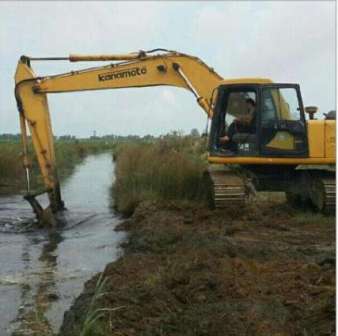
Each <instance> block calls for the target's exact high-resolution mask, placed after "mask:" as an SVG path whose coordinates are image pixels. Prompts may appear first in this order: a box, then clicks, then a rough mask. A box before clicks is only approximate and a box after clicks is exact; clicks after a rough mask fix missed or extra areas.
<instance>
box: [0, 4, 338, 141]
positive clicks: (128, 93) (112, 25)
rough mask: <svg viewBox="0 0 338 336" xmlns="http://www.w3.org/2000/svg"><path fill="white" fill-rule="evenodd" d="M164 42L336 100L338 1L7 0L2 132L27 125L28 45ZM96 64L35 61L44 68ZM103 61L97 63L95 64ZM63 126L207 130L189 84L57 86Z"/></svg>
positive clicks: (0, 85) (77, 130)
mask: <svg viewBox="0 0 338 336" xmlns="http://www.w3.org/2000/svg"><path fill="white" fill-rule="evenodd" d="M157 47H162V48H167V49H172V50H178V51H181V52H184V53H188V54H191V55H194V56H198V57H199V58H201V59H202V60H204V61H205V62H206V63H207V64H208V65H209V66H211V67H213V68H215V70H216V71H217V72H218V73H219V74H220V75H221V76H223V77H224V78H233V77H248V76H259V77H270V78H272V79H273V81H275V82H294V83H299V84H300V85H301V90H302V94H303V99H304V104H305V105H316V106H318V107H319V108H320V111H321V112H327V111H329V110H332V109H335V106H336V97H335V94H336V89H335V73H336V68H335V66H336V65H335V50H336V47H335V3H334V2H333V1H332V2H325V1H318V2H316V1H309V2H306V1H300V2H295V1H284V2H276V1H262V2H259V1H252V2H246V1H239V2H211V1H205V2H202V1H200V2H193V1H189V2H164V1H163V2H155V1H151V2H141V1H137V2H131V1H129V2H107V1H106V2H98V1H95V2H49V1H48V2H47V1H46V2H28V1H27V2H26V1H25V2H23V1H22V2H14V1H13V2H0V74H1V75H0V133H9V132H10V133H17V132H19V118H18V112H17V110H16V105H15V99H14V94H13V90H14V80H13V77H14V72H15V68H16V64H17V60H18V58H19V57H20V55H23V54H26V55H29V56H67V55H69V54H70V53H86V54H90V53H92V54H99V53H109V54H111V53H127V52H132V51H138V50H140V49H143V50H149V49H153V48H157ZM87 65H88V64H81V65H78V64H69V63H66V62H64V63H63V62H62V63H52V64H51V63H48V64H45V63H44V64H42V63H34V64H33V66H34V69H35V72H36V73H37V74H38V75H48V74H55V73H60V72H65V71H69V70H73V69H77V68H81V67H85V66H87ZM92 65H93V64H90V66H92ZM48 98H49V103H50V111H51V117H52V123H53V129H54V134H55V135H63V134H74V135H76V136H90V135H92V134H93V131H94V130H96V132H97V135H104V134H121V135H127V134H139V135H144V134H155V135H158V134H164V133H167V132H169V131H171V130H178V129H180V130H183V131H184V132H189V131H190V130H191V129H192V128H198V129H199V130H202V129H203V128H204V125H205V122H206V117H205V114H204V112H203V110H202V109H201V108H200V107H199V106H198V105H197V104H196V102H195V99H194V97H193V95H192V94H191V93H189V92H188V91H185V90H182V89H178V88H171V87H155V88H142V89H122V90H103V91H90V92H81V93H66V94H53V95H52V94H51V95H49V96H48Z"/></svg>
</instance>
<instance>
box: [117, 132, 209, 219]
mask: <svg viewBox="0 0 338 336" xmlns="http://www.w3.org/2000/svg"><path fill="white" fill-rule="evenodd" d="M204 148H205V147H204V145H203V143H202V141H201V140H200V139H197V138H193V137H189V136H187V137H180V136H176V135H169V136H166V137H163V138H162V139H160V140H158V141H157V142H154V143H150V144H149V143H148V144H146V143H129V144H123V145H121V146H120V147H119V148H118V150H117V153H116V157H117V159H116V168H115V169H116V170H115V173H116V180H115V184H114V187H113V196H114V200H115V207H116V208H117V210H118V211H120V212H122V213H124V214H131V213H132V212H133V211H134V209H135V208H136V206H137V205H138V204H139V203H140V202H141V201H144V200H160V201H170V200H197V201H198V200H201V199H202V198H203V185H202V183H203V180H202V176H203V171H204V170H205V168H206V160H205V155H204Z"/></svg>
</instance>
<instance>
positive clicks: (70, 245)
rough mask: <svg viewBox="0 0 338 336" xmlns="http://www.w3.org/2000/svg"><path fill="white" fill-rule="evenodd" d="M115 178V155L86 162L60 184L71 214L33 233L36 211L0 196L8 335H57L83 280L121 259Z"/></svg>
mask: <svg viewBox="0 0 338 336" xmlns="http://www.w3.org/2000/svg"><path fill="white" fill-rule="evenodd" d="M112 179H113V164H112V159H111V154H102V155H97V156H91V157H89V158H87V159H86V161H85V162H84V163H83V164H82V165H81V166H79V167H78V169H77V170H76V171H75V173H74V174H73V176H71V177H70V178H69V179H68V180H67V181H66V182H65V183H64V184H63V186H62V191H63V198H64V200H65V203H66V206H67V208H68V211H65V212H63V213H62V214H60V216H59V221H60V224H61V225H59V226H58V228H57V229H50V230H34V231H31V223H32V213H31V210H30V209H29V207H28V206H27V205H26V204H25V202H23V201H22V198H21V197H20V198H19V197H18V196H14V197H12V198H8V197H7V198H0V209H4V210H3V211H1V212H0V228H2V229H3V230H2V232H0V265H1V267H0V316H1V322H0V326H1V328H0V330H5V331H4V335H11V334H12V335H52V333H53V332H57V330H58V328H59V326H60V324H61V322H62V318H63V314H64V312H65V310H66V309H68V308H69V306H70V304H71V302H72V300H73V299H74V298H75V297H76V296H78V295H79V294H80V292H81V291H82V288H83V284H84V282H85V281H86V280H88V279H89V278H90V277H91V276H92V275H93V274H95V273H96V272H99V271H102V270H103V268H104V266H105V264H106V263H107V262H110V261H112V260H113V259H115V258H117V257H118V255H119V248H118V246H119V242H120V240H121V239H122V238H123V233H121V232H115V231H114V226H115V225H116V224H117V223H118V222H119V218H118V217H117V216H116V215H115V214H114V213H112V212H111V202H110V199H111V197H110V187H111V184H112ZM29 211H30V213H29ZM6 224H7V229H5V225H6ZM9 232H12V233H9ZM13 232H16V233H15V234H14V233H13ZM19 232H20V233H19ZM0 334H1V335H3V334H2V333H0Z"/></svg>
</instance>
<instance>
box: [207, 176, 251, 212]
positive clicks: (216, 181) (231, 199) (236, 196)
mask: <svg viewBox="0 0 338 336" xmlns="http://www.w3.org/2000/svg"><path fill="white" fill-rule="evenodd" d="M206 177H207V178H208V181H209V182H208V183H209V202H210V206H211V207H212V208H216V209H223V208H227V207H233V206H235V207H238V206H243V205H244V204H245V200H246V198H247V192H246V188H245V183H244V180H243V178H241V177H240V176H238V174H236V173H235V172H232V171H222V170H209V171H207V172H206Z"/></svg>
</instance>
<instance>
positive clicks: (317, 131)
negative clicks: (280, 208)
mask: <svg viewBox="0 0 338 336" xmlns="http://www.w3.org/2000/svg"><path fill="white" fill-rule="evenodd" d="M158 50H159V49H158ZM158 50H156V51H158ZM160 51H163V50H160ZM153 52H154V50H153V51H149V52H139V53H131V54H126V55H96V56H95V55H94V56H92V55H91V56H81V55H71V56H70V57H66V58H59V59H58V60H67V61H70V62H78V61H120V62H119V63H111V64H109V65H104V66H98V67H93V68H88V69H83V70H77V71H71V72H68V73H64V74H59V75H53V76H43V77H40V76H37V75H35V74H34V72H33V70H32V68H31V66H30V63H31V61H34V60H54V59H55V58H43V59H41V58H38V59H34V58H29V57H26V56H22V57H21V59H20V60H19V63H18V66H17V70H16V74H15V84H16V85H15V96H16V100H17V104H18V110H19V113H20V127H21V134H22V142H23V146H24V166H25V168H26V170H27V171H29V166H30V164H29V161H30V160H29V158H28V150H27V146H28V140H27V139H28V130H29V133H30V134H31V136H32V141H33V145H34V149H35V153H36V156H37V159H38V163H39V167H40V171H41V174H42V176H43V181H44V184H45V190H44V191H45V192H48V195H49V198H50V203H51V205H52V209H53V210H54V211H57V210H58V209H59V208H61V206H60V204H61V203H62V201H61V195H60V190H59V181H58V177H57V167H56V162H55V153H54V143H53V132H52V125H51V120H50V114H49V109H48V103H47V94H49V93H62V92H72V91H85V90H102V89H118V88H131V87H149V86H162V85H170V86H175V87H180V88H184V89H187V90H189V91H190V92H192V93H193V94H194V96H195V98H196V100H197V103H198V104H199V106H200V107H201V108H202V109H203V110H204V111H205V113H206V114H207V116H208V118H211V117H212V116H213V108H214V106H215V102H216V100H217V97H218V88H219V87H221V86H224V85H225V86H226V85H246V84H249V85H260V84H266V85H269V84H272V83H273V82H272V81H271V80H270V79H266V78H240V79H227V80H224V79H223V78H222V77H221V76H220V75H218V74H217V73H216V72H215V71H214V70H213V69H212V68H210V67H208V66H207V65H206V64H205V63H203V62H202V61H201V60H200V59H198V58H196V57H193V56H190V55H186V54H182V53H179V52H175V51H167V50H166V51H165V52H164V53H161V54H156V55H153V54H151V53H153ZM276 94H278V93H273V94H272V95H273V99H274V100H275V104H279V109H278V110H279V113H281V114H282V115H283V118H284V119H286V120H287V119H288V113H289V110H288V106H287V104H286V103H285V101H284V100H283V98H281V97H280V96H278V97H277V96H276ZM277 98H278V99H277ZM335 125H336V122H335V121H329V120H309V121H307V142H308V150H309V155H308V156H307V157H265V156H255V157H250V156H245V157H244V156H236V157H220V156H213V155H209V158H208V160H209V162H210V163H217V164H243V165H245V164H250V165H304V164H305V165H312V164H317V165H326V164H334V163H335V151H336V150H335ZM293 146H294V140H293V138H292V137H290V135H287V134H284V133H283V132H278V133H277V134H276V136H275V137H274V138H273V139H272V140H271V141H270V143H269V144H268V147H271V148H274V147H277V148H282V149H293ZM28 193H31V191H30V188H29V183H28ZM53 205H54V206H53Z"/></svg>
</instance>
